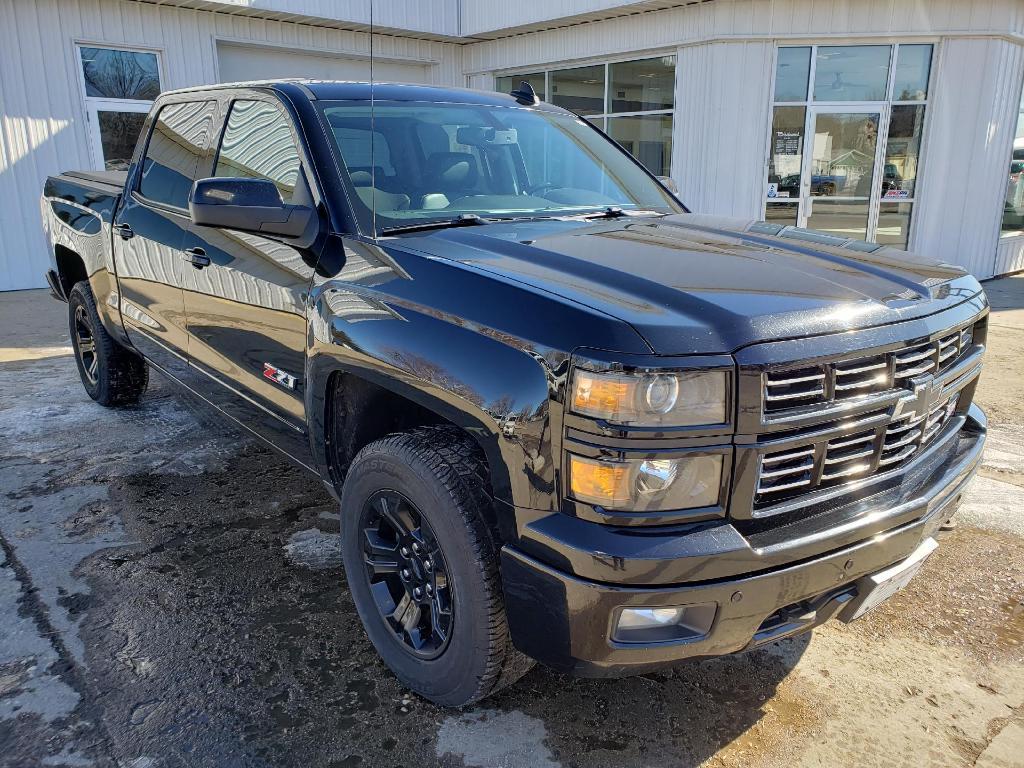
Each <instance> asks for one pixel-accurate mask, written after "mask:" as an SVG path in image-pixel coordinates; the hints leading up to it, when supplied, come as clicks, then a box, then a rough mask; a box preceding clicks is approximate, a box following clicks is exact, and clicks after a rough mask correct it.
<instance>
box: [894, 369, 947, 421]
mask: <svg viewBox="0 0 1024 768" xmlns="http://www.w3.org/2000/svg"><path fill="white" fill-rule="evenodd" d="M941 391H942V387H941V386H940V385H939V383H938V382H937V381H935V379H934V378H932V377H929V378H928V379H926V380H924V381H922V382H919V383H918V384H915V385H914V391H913V393H912V394H911V395H910V396H909V397H904V398H902V399H901V400H899V401H898V402H897V403H896V412H895V413H894V414H893V415H894V416H902V415H903V414H905V413H908V412H913V414H914V418H915V420H916V419H923V418H926V417H927V416H928V414H929V413H931V411H932V408H934V407H935V401H936V400H938V399H939V392H941Z"/></svg>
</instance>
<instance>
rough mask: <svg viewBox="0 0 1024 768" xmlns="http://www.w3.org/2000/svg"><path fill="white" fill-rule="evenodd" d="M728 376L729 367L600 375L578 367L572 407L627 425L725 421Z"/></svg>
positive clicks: (574, 409) (574, 379)
mask: <svg viewBox="0 0 1024 768" xmlns="http://www.w3.org/2000/svg"><path fill="white" fill-rule="evenodd" d="M725 377H726V374H725V371H655V372H650V371H649V372H643V371H638V372H636V373H596V372H594V371H588V370H584V369H582V368H577V369H576V370H575V372H574V373H573V379H572V400H571V401H570V402H571V408H572V410H573V411H574V412H575V413H579V414H582V415H584V416H594V417H596V418H599V419H604V420H605V421H609V422H611V423H613V424H622V425H625V426H628V425H636V426H642V427H689V426H696V425H703V424H722V423H723V422H725V420H726V408H725V397H726V395H725V389H726V387H725Z"/></svg>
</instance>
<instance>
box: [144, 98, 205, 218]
mask: <svg viewBox="0 0 1024 768" xmlns="http://www.w3.org/2000/svg"><path fill="white" fill-rule="evenodd" d="M213 112H214V102H212V101H188V102H182V103H181V104H168V105H167V106H165V107H163V108H162V109H161V110H160V113H159V114H158V115H157V118H156V121H155V122H154V123H153V132H152V133H151V134H150V136H149V144H148V145H147V146H146V156H145V157H144V158H143V159H142V178H141V179H140V181H139V192H140V194H142V196H143V197H145V198H146V199H148V200H152V201H153V202H156V203H163V204H164V205H171V206H174V207H175V208H187V207H188V193H189V191H190V190H191V189H192V182H193V181H194V180H195V177H196V168H197V166H198V164H199V160H200V158H201V157H203V156H204V155H205V154H206V151H207V146H208V145H209V143H210V127H211V126H212V125H213ZM204 171H205V169H204Z"/></svg>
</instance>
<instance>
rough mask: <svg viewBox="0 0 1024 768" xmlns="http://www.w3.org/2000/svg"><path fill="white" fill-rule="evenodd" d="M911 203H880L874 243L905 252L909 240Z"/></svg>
mask: <svg viewBox="0 0 1024 768" xmlns="http://www.w3.org/2000/svg"><path fill="white" fill-rule="evenodd" d="M913 208H914V206H913V203H882V204H881V206H879V209H878V232H877V233H876V235H875V241H876V242H878V243H882V244H883V245H892V246H895V247H896V248H900V249H903V250H906V247H907V243H908V241H909V239H910V215H911V213H912V211H913Z"/></svg>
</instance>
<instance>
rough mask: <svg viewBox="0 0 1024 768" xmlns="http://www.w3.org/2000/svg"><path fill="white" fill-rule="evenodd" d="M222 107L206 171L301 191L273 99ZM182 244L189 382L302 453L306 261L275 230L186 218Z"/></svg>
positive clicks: (305, 190) (292, 149)
mask: <svg viewBox="0 0 1024 768" xmlns="http://www.w3.org/2000/svg"><path fill="white" fill-rule="evenodd" d="M243 93H244V92H243ZM222 112H226V113H227V118H226V120H225V124H224V129H223V131H222V133H221V136H220V140H219V143H218V144H217V153H216V159H215V161H214V164H213V170H212V175H213V176H222V177H225V176H226V177H249V178H265V179H270V180H271V181H273V182H274V184H275V185H276V186H277V188H278V191H279V192H280V194H281V197H282V200H283V201H284V202H291V201H292V200H294V199H295V198H296V195H298V196H299V197H306V198H308V196H309V194H310V193H309V187H308V184H307V182H306V176H305V172H304V171H303V169H302V161H301V159H300V153H299V144H298V141H297V137H296V135H295V132H294V130H293V128H292V120H291V117H290V116H289V115H288V114H287V112H286V111H285V110H284V108H283V106H282V105H281V104H280V102H278V101H277V99H276V98H274V97H269V96H263V95H250V94H245V95H244V96H243V95H239V96H238V98H229V99H227V100H226V103H225V104H224V105H223V107H222ZM182 248H183V251H184V253H185V254H186V256H187V257H188V259H189V261H187V262H185V266H184V278H183V284H184V292H185V314H186V316H187V318H188V319H187V329H188V334H189V358H190V362H191V365H192V367H193V369H194V375H193V377H192V378H193V386H194V387H195V388H196V389H198V390H199V391H200V393H201V394H202V395H203V396H204V397H205V398H206V399H208V400H210V401H211V402H213V403H214V404H215V405H217V406H218V407H220V408H221V409H222V410H224V411H225V412H227V413H228V414H229V415H232V416H234V417H235V418H237V419H238V420H239V421H242V422H243V423H244V424H246V426H249V427H250V428H252V429H253V430H254V431H256V432H257V433H258V434H260V435H261V436H263V437H265V438H267V439H268V440H270V441H271V442H272V443H274V444H276V445H278V446H279V447H282V448H284V449H285V450H286V452H288V453H289V454H291V455H293V456H294V457H295V458H300V456H301V455H305V454H306V453H308V445H307V444H306V441H305V437H304V434H305V424H306V411H305V403H304V395H305V388H306V386H305V362H306V309H305V299H306V291H307V290H308V288H309V285H310V282H311V280H312V278H313V269H312V266H310V265H313V266H315V261H313V260H312V257H311V256H310V254H309V253H307V252H306V251H304V250H302V249H298V248H294V247H292V246H290V245H287V244H285V243H282V242H280V241H278V240H271V239H269V238H265V237H261V236H260V235H256V234H252V233H248V232H239V231H236V230H232V229H224V228H219V227H207V226H202V225H198V224H194V223H193V224H192V225H191V226H190V227H189V229H188V232H187V233H186V234H185V238H184V242H183V245H182Z"/></svg>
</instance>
